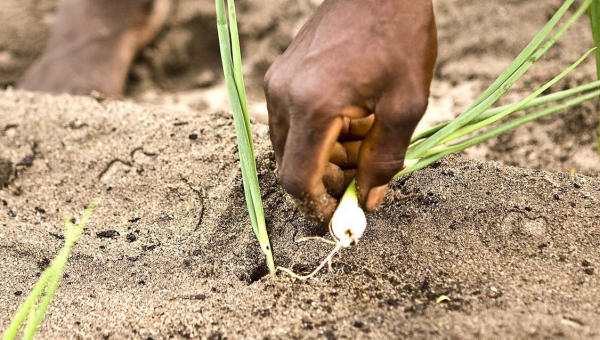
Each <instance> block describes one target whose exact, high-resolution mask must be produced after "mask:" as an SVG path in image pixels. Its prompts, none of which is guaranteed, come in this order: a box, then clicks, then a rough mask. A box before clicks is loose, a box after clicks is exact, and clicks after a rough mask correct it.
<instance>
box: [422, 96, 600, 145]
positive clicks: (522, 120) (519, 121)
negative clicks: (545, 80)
mask: <svg viewBox="0 0 600 340" xmlns="http://www.w3.org/2000/svg"><path fill="white" fill-rule="evenodd" d="M599 95H600V90H596V91H594V92H590V93H588V94H585V95H582V96H580V97H577V98H574V99H571V100H569V101H567V102H564V103H561V104H557V105H553V106H550V107H548V108H545V109H543V110H539V111H535V112H532V113H529V114H526V115H524V116H522V117H519V118H516V119H513V120H511V121H509V122H507V123H505V124H503V125H500V126H498V127H496V128H494V129H491V130H490V131H487V132H484V133H482V134H480V135H478V136H475V137H473V138H471V139H468V140H466V141H463V142H460V143H457V144H455V145H450V146H448V147H445V148H442V149H438V150H435V153H434V154H432V155H430V156H436V155H439V154H443V155H448V154H450V153H456V152H460V151H463V150H465V149H466V148H469V147H471V146H474V145H477V144H480V143H483V142H485V141H487V140H489V139H491V138H494V137H496V136H498V135H500V134H503V133H505V132H507V131H510V130H512V129H515V128H517V127H519V126H521V125H523V124H526V123H529V122H531V121H534V120H536V119H539V118H541V117H544V116H547V115H550V114H552V113H556V112H559V111H562V110H565V109H567V108H570V107H573V106H576V105H579V104H581V103H583V102H585V101H588V100H591V99H594V98H596V97H598V96H599Z"/></svg>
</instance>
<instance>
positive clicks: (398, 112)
mask: <svg viewBox="0 0 600 340" xmlns="http://www.w3.org/2000/svg"><path fill="white" fill-rule="evenodd" d="M428 104H429V99H428V98H427V97H426V96H415V97H413V98H411V99H410V100H409V101H407V102H404V103H402V104H399V105H398V107H396V108H394V109H393V110H391V111H392V112H391V114H390V116H389V117H387V124H388V125H389V126H390V128H392V129H395V130H397V129H406V128H407V127H408V128H414V127H415V126H417V124H419V121H421V118H423V115H424V114H425V111H426V110H427V106H428Z"/></svg>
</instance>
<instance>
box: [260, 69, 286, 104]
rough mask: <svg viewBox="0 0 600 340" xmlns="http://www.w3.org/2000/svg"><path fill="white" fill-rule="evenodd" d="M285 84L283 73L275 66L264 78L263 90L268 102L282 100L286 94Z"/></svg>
mask: <svg viewBox="0 0 600 340" xmlns="http://www.w3.org/2000/svg"><path fill="white" fill-rule="evenodd" d="M284 84H285V82H284V81H283V78H282V75H281V72H280V71H278V69H277V66H276V65H275V64H273V65H272V66H271V67H270V68H269V70H268V71H267V74H266V75H265V78H264V83H263V88H264V91H265V96H266V99H267V102H269V101H274V100H280V99H281V98H282V97H283V95H284V94H285V87H284Z"/></svg>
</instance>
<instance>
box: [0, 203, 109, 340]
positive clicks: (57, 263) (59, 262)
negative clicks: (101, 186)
mask: <svg viewBox="0 0 600 340" xmlns="http://www.w3.org/2000/svg"><path fill="white" fill-rule="evenodd" d="M97 206H98V203H97V202H93V203H91V204H90V205H89V206H88V207H87V209H86V210H85V212H84V213H83V216H82V217H81V220H80V222H79V224H78V226H77V228H70V227H71V226H72V223H71V222H70V221H68V220H67V221H65V226H66V232H65V244H64V246H63V247H62V249H61V250H60V252H59V253H58V255H57V256H56V257H55V258H54V260H52V262H51V263H50V265H49V266H48V268H47V269H46V270H45V271H44V273H43V274H42V276H41V277H40V279H39V280H38V282H37V283H36V285H35V287H34V288H33V290H32V291H31V293H30V294H29V296H28V297H27V299H26V300H25V302H24V303H23V304H22V305H21V307H20V308H19V310H18V311H17V313H16V314H15V316H14V317H13V320H12V321H11V323H10V325H9V327H8V329H7V330H6V332H5V333H4V335H3V336H2V340H12V339H14V338H15V337H16V336H17V334H18V333H19V329H20V328H21V326H22V325H23V322H24V321H25V318H26V317H27V315H28V314H29V315H30V318H29V320H28V322H27V326H26V328H25V331H24V335H23V339H33V336H34V335H35V332H36V331H37V329H38V327H39V325H40V323H41V322H42V320H43V319H44V315H45V314H46V310H47V308H48V306H49V304H50V302H51V300H52V297H53V296H54V293H55V292H56V288H57V287H58V284H59V283H60V279H61V277H62V272H63V271H64V268H65V266H66V264H67V260H68V258H69V255H70V254H71V249H73V246H74V245H75V242H77V239H79V236H80V235H81V232H82V231H83V228H85V225H86V224H87V222H88V220H89V219H90V217H91V215H92V213H93V212H94V210H95V209H96V207H97ZM44 288H46V291H45V295H44V296H43V297H42V299H41V302H40V305H39V307H38V309H37V310H36V309H35V303H36V302H37V300H38V299H39V298H40V296H41V295H42V293H43V292H44Z"/></svg>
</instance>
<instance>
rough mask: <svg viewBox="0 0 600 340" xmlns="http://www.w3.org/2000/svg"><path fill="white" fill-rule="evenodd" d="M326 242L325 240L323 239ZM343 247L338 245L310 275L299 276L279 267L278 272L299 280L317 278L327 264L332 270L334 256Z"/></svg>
mask: <svg viewBox="0 0 600 340" xmlns="http://www.w3.org/2000/svg"><path fill="white" fill-rule="evenodd" d="M323 240H325V239H323ZM325 241H328V243H329V242H331V241H329V240H325ZM342 247H343V245H342V244H341V243H339V242H338V243H337V244H336V246H335V248H333V250H332V251H331V253H329V255H327V257H326V258H325V259H324V260H323V262H321V264H320V265H319V266H318V267H317V268H316V269H315V270H313V271H312V272H311V273H310V274H308V275H298V274H296V273H294V272H293V271H292V270H291V269H288V268H285V267H277V270H281V271H282V272H284V273H287V274H288V275H290V276H291V277H293V278H295V279H298V280H303V281H304V280H308V279H310V278H311V277H313V276H315V275H316V274H317V273H318V272H319V271H321V269H323V267H325V264H329V269H330V270H331V259H332V258H333V256H334V255H335V254H336V253H337V252H338V251H340V249H342Z"/></svg>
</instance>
